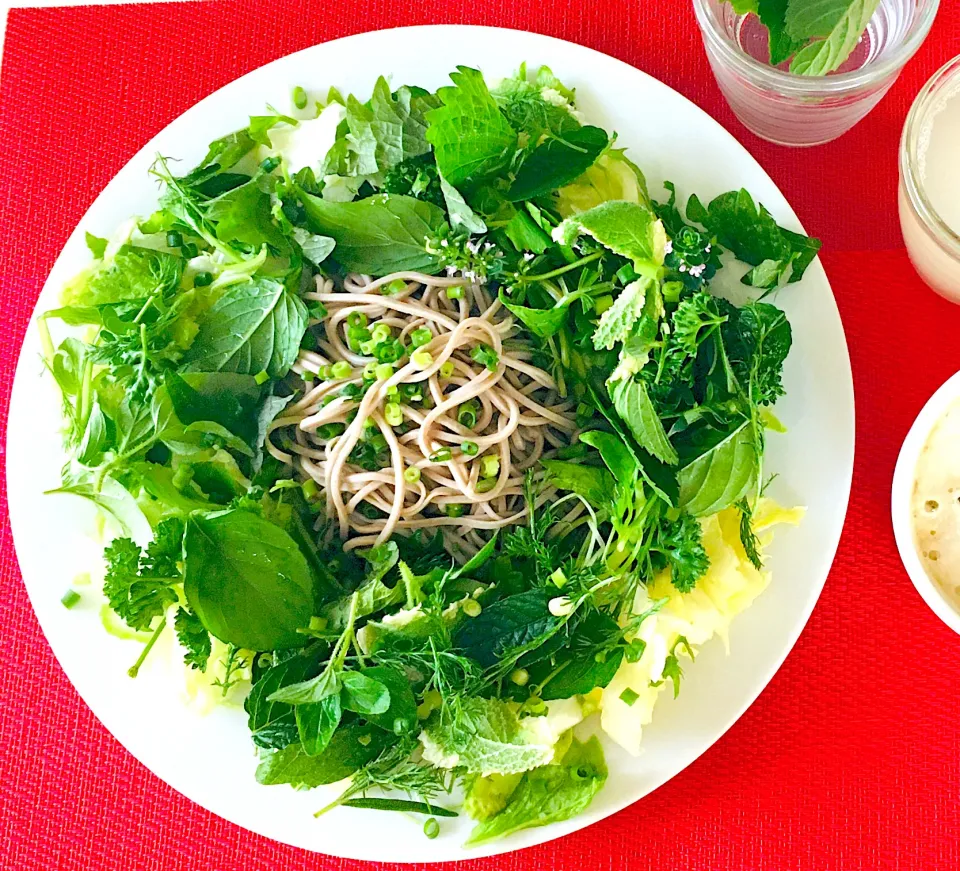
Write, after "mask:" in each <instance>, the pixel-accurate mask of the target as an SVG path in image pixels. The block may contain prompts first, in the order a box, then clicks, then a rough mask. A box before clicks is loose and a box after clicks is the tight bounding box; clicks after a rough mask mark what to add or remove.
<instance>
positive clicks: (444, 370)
mask: <svg viewBox="0 0 960 871" xmlns="http://www.w3.org/2000/svg"><path fill="white" fill-rule="evenodd" d="M456 368H457V367H456V366H455V365H454V362H453V360H447V362H446V363H443V364H442V365H441V366H440V377H441V378H450V377H451V376H452V375H453V373H454V371H455V370H456Z"/></svg>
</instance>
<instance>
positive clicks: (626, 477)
mask: <svg viewBox="0 0 960 871" xmlns="http://www.w3.org/2000/svg"><path fill="white" fill-rule="evenodd" d="M579 438H580V441H581V442H583V443H584V444H585V445H590V447H592V448H596V449H597V450H598V451H599V452H600V458H601V459H602V460H603V462H604V464H605V465H606V467H607V468H608V469H609V470H610V471H611V472H612V473H613V477H614V478H615V479H616V481H617V483H618V484H619V485H620V486H621V487H629V486H631V485H632V484H633V482H634V480H635V479H636V475H637V468H638V466H639V463H638V462H637V460H636V458H635V457H634V456H633V454H632V453H631V451H630V448H629V447H627V445H625V444H624V443H623V440H622V439H620V438H618V437H617V436H615V435H614V434H613V433H609V432H603V430H598V429H594V430H590V431H589V432H583V433H580V437H579Z"/></svg>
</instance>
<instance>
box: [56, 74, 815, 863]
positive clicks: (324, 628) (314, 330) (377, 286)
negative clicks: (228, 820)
mask: <svg viewBox="0 0 960 871" xmlns="http://www.w3.org/2000/svg"><path fill="white" fill-rule="evenodd" d="M451 79H452V84H450V85H448V86H446V87H441V88H440V89H439V90H437V91H436V92H435V93H434V92H429V91H427V90H424V89H422V88H418V87H400V88H397V89H395V90H394V89H392V86H391V85H390V84H388V82H387V80H386V79H385V78H381V79H380V80H379V81H378V82H377V84H376V86H375V88H374V89H373V94H372V96H370V98H369V99H368V100H367V101H366V102H361V100H360V99H358V98H356V97H353V96H349V97H346V98H344V97H343V96H342V95H341V94H340V93H339V92H337V91H336V90H331V91H330V92H329V93H328V94H326V95H324V97H323V99H322V100H317V99H316V95H308V94H307V93H306V91H304V90H303V89H302V88H296V89H294V91H293V94H292V100H291V103H292V106H291V108H290V109H289V110H288V111H289V114H284V113H281V112H278V111H275V110H273V109H270V110H269V111H268V112H267V113H266V114H264V115H258V116H254V117H251V119H250V123H249V126H247V127H246V128H244V129H242V130H238V131H236V132H234V133H230V134H228V135H226V136H224V137H223V138H221V139H218V140H216V141H215V142H213V143H211V144H210V146H209V150H208V152H207V154H206V156H205V157H204V158H203V160H202V161H201V162H200V164H199V165H197V166H195V167H194V168H192V169H190V170H189V171H187V170H186V168H184V167H181V166H179V165H178V164H177V163H176V162H175V161H174V160H172V159H169V158H167V157H162V156H161V157H157V159H156V162H155V164H154V165H153V168H152V170H151V171H152V173H153V175H154V176H155V177H156V179H157V181H158V183H159V186H160V190H161V193H160V198H159V205H158V208H157V210H156V211H155V212H154V213H153V214H152V215H149V216H147V217H145V218H137V219H132V220H131V221H129V222H128V223H126V224H125V225H124V226H123V227H121V228H120V229H119V230H117V232H116V233H115V234H113V235H112V236H111V237H110V238H109V239H105V238H98V237H95V236H92V235H88V237H87V241H88V245H89V248H90V250H91V252H92V255H93V259H92V262H91V263H90V265H89V266H88V267H87V268H86V269H85V270H84V271H83V272H82V273H81V274H79V275H78V276H76V278H75V279H73V280H72V281H71V282H70V283H69V284H68V285H67V286H66V287H65V288H64V290H63V294H62V302H61V307H59V308H57V309H56V310H53V311H48V312H46V313H45V314H44V315H43V316H42V317H41V320H40V326H41V332H42V336H43V341H44V349H45V351H44V352H45V357H46V362H47V366H48V369H49V372H50V373H51V374H52V376H53V378H54V379H55V380H56V382H57V384H58V385H59V388H60V390H61V392H62V396H63V416H64V421H65V442H66V447H67V449H68V452H69V455H70V459H69V462H68V463H67V465H66V466H65V468H64V471H63V485H62V487H61V488H60V490H59V491H57V492H64V493H72V494H76V495H78V496H82V497H84V498H86V499H90V500H92V501H93V502H95V503H96V504H97V505H98V506H99V507H100V508H101V509H102V510H103V512H104V513H105V514H106V515H108V516H109V517H111V518H112V521H113V523H114V525H117V526H119V527H120V528H121V529H124V528H126V529H132V528H133V527H134V526H135V525H136V524H134V523H132V522H131V518H132V517H135V518H138V519H139V521H140V522H141V524H142V523H143V521H144V519H145V521H146V522H148V523H149V528H150V529H151V531H152V540H151V541H149V542H147V541H138V540H136V536H133V535H132V534H130V533H129V532H126V533H124V532H121V534H120V535H118V536H117V537H115V538H114V539H113V540H112V541H110V542H109V544H108V545H107V547H106V550H105V553H104V558H105V559H104V563H105V569H104V579H103V599H102V601H103V605H102V608H103V611H102V613H103V617H104V623H105V625H106V626H107V628H108V629H109V630H110V631H113V632H116V633H118V634H121V635H124V636H129V637H133V638H136V639H139V640H140V641H141V643H142V650H141V653H140V656H139V658H138V659H137V661H136V663H135V664H133V665H132V667H131V668H130V674H131V676H136V674H137V672H138V670H139V669H140V668H141V666H142V665H143V664H144V662H145V661H146V662H148V663H149V661H150V659H152V658H153V659H155V658H156V657H158V656H162V655H163V654H162V649H163V647H164V646H165V645H160V646H157V644H156V643H157V641H158V639H161V638H167V639H175V642H176V647H177V648H178V649H179V651H180V653H182V655H183V659H184V665H185V668H186V669H187V670H188V673H189V675H190V680H191V682H192V686H193V688H194V690H195V691H198V688H202V689H203V692H205V693H207V694H208V695H210V694H215V695H216V696H218V697H222V698H223V699H224V700H225V701H226V702H227V703H230V702H235V703H236V702H239V701H242V704H243V707H244V709H245V712H246V715H247V718H248V723H249V729H250V734H251V738H252V741H253V743H254V745H256V747H257V749H258V752H259V764H258V766H257V771H256V777H257V780H258V781H259V782H260V783H262V784H264V785H270V786H274V787H275V788H277V789H281V788H282V789H287V788H290V787H291V786H292V787H295V788H299V789H309V788H314V787H320V786H323V785H329V784H337V786H336V787H335V788H329V789H327V790H325V791H323V793H322V794H318V800H317V808H316V810H317V812H318V814H319V813H322V812H325V811H328V810H329V809H330V808H332V807H336V806H345V807H354V808H376V809H381V810H398V811H404V812H408V813H410V812H412V813H414V814H422V815H423V816H422V817H421V819H422V820H424V832H425V834H426V835H427V836H428V837H435V836H436V835H437V834H438V833H439V832H440V830H441V828H442V825H443V823H442V820H443V819H444V818H446V817H449V816H456V815H457V814H463V813H465V814H468V815H469V816H470V817H472V818H474V819H475V820H476V825H475V828H474V829H473V832H472V834H471V836H470V839H469V841H468V843H469V844H478V843H483V842H486V841H489V840H491V839H494V838H499V837H502V836H505V835H508V834H510V833H512V832H515V831H518V830H520V829H523V828H527V827H531V826H541V825H545V824H548V823H552V822H556V821H559V820H564V819H567V818H569V817H571V816H573V815H575V814H578V813H580V812H581V811H583V810H584V809H585V808H586V807H587V806H588V805H589V804H590V802H591V800H592V799H593V797H594V795H596V793H597V792H598V790H600V789H601V788H602V787H603V784H604V782H605V780H606V778H607V767H606V764H605V762H604V755H603V751H602V749H601V744H600V742H599V740H598V738H597V737H596V736H595V735H594V736H593V737H587V736H588V735H590V734H592V733H591V726H590V724H591V723H593V724H598V725H599V726H600V727H601V728H602V729H603V731H605V732H606V734H607V735H609V736H610V738H611V739H612V740H613V741H615V742H617V743H618V744H620V745H621V746H622V747H624V748H625V749H626V750H628V751H629V752H631V753H637V752H639V749H640V738H641V734H642V730H643V727H644V726H645V725H646V724H647V723H649V722H650V719H651V716H652V712H653V708H654V704H655V702H656V701H657V699H658V697H659V696H660V694H661V693H662V692H664V691H668V692H670V693H673V694H674V695H675V694H676V693H677V692H679V690H680V686H681V680H682V675H683V669H684V668H685V667H689V662H690V661H691V660H693V659H694V657H695V656H696V654H697V651H698V649H699V648H700V647H701V646H702V645H703V644H704V643H705V642H706V641H707V640H709V639H710V638H711V637H713V636H714V635H717V634H719V635H721V636H725V634H726V632H727V629H728V627H729V625H730V621H731V620H732V619H733V617H734V616H735V615H736V614H737V613H739V612H740V611H742V610H743V609H744V608H746V607H747V606H748V605H749V604H750V603H751V601H752V600H753V599H754V598H755V597H756V596H757V595H759V593H760V592H761V591H762V590H763V589H764V587H765V586H766V584H767V582H768V580H769V576H768V573H767V572H766V571H764V569H763V549H764V546H765V544H766V543H767V541H768V540H769V536H768V533H767V532H766V530H768V529H769V527H770V526H772V525H773V524H774V523H777V522H783V521H797V520H798V519H799V512H797V511H795V510H785V509H782V508H779V507H778V506H777V505H775V504H774V503H773V502H772V501H771V500H769V499H767V498H766V497H764V495H763V493H764V487H765V484H766V482H767V481H768V480H769V478H770V477H771V473H770V471H769V470H768V469H766V468H765V466H764V464H763V454H764V438H765V435H764V434H765V431H767V430H769V429H771V428H772V429H780V428H781V427H780V425H779V423H778V421H777V419H776V417H775V416H774V415H773V413H772V411H771V406H772V405H773V404H774V403H775V401H776V400H777V399H778V398H779V397H780V396H781V395H782V393H783V387H782V384H781V372H782V368H783V364H784V360H785V358H786V357H787V354H788V352H789V350H790V344H791V331H790V325H789V323H788V322H787V319H786V317H785V316H784V314H783V312H782V311H780V309H778V308H777V307H776V306H775V305H773V304H772V303H771V302H769V301H760V300H763V297H765V296H766V295H768V294H769V293H770V292H771V291H773V290H776V289H778V288H781V287H784V286H785V285H787V284H789V283H792V282H796V281H798V280H799V279H800V278H801V277H802V275H803V273H804V270H805V269H806V268H807V266H808V265H809V264H810V263H811V261H812V260H813V258H814V257H815V256H816V253H817V250H818V248H819V242H817V241H816V240H813V239H809V238H807V237H805V236H802V235H799V234H797V233H794V232H791V231H789V230H786V229H784V228H782V227H780V226H778V225H777V223H776V221H775V220H774V219H773V217H771V215H770V214H769V213H768V212H767V210H766V209H764V207H763V206H762V205H760V204H758V203H755V202H754V200H753V199H752V198H751V196H750V194H749V193H747V192H746V191H745V190H740V191H731V192H729V193H725V194H723V195H721V196H718V197H716V198H714V199H712V200H711V201H709V202H706V203H704V202H702V201H701V200H700V199H698V198H697V196H696V195H691V196H689V199H687V200H686V204H685V206H681V205H680V201H679V199H678V193H677V191H676V190H675V189H674V187H673V185H671V184H670V183H669V182H667V183H665V185H664V188H665V190H666V194H665V195H663V196H661V197H659V198H655V197H653V196H651V194H650V192H649V190H648V187H647V183H646V180H645V179H644V176H643V174H642V172H641V170H640V169H639V168H638V167H637V166H635V165H634V164H633V163H632V162H631V161H630V159H629V158H628V157H627V155H626V153H625V151H624V150H623V149H622V148H619V147H618V144H617V142H616V141H615V136H614V135H613V134H611V133H608V132H606V131H604V130H601V129H600V128H598V127H595V126H591V125H590V124H589V123H587V121H586V120H585V119H584V118H583V117H582V116H581V114H580V113H579V112H578V111H577V109H576V108H575V103H574V93H573V91H572V90H571V89H569V88H567V87H566V86H565V85H564V84H563V83H562V82H560V81H559V80H558V79H557V78H556V77H555V76H554V75H553V74H552V73H551V71H550V70H549V69H547V68H545V67H542V68H540V69H538V70H536V71H530V70H527V69H526V67H521V68H520V71H519V73H518V74H517V75H515V76H513V77H511V78H507V79H504V80H503V81H501V82H499V83H497V84H496V85H494V86H491V85H488V83H487V82H485V80H484V78H483V76H482V75H481V73H480V72H478V71H477V70H473V69H469V68H466V67H460V68H459V69H458V70H456V71H455V72H453V73H452V74H451ZM737 261H739V262H740V263H742V264H745V266H741V265H737ZM721 269H727V270H731V271H735V273H736V275H742V277H741V281H742V282H743V283H744V284H746V285H749V286H751V287H752V288H754V289H755V293H754V294H752V295H753V296H755V297H756V298H757V300H758V301H754V302H749V303H747V304H745V305H742V306H735V305H733V304H732V303H730V302H728V301H726V300H725V299H723V298H720V297H719V296H715V295H714V294H712V293H711V291H710V285H711V282H712V281H713V279H714V277H715V276H716V274H717V273H718V271H720V270H721ZM54 333H57V334H58V337H57V339H56V340H55V339H54V337H53V334H54ZM64 336H65V337H64ZM93 596H94V594H93V593H91V592H88V591H80V593H79V595H78V593H77V591H71V592H70V593H69V594H68V595H67V596H65V598H64V604H65V605H66V606H67V607H70V606H72V605H74V604H76V602H77V601H78V599H83V598H89V597H93ZM151 651H152V654H151ZM587 720H589V722H588V723H584V721H587ZM581 724H583V725H581ZM593 731H596V730H593ZM575 732H576V734H575Z"/></svg>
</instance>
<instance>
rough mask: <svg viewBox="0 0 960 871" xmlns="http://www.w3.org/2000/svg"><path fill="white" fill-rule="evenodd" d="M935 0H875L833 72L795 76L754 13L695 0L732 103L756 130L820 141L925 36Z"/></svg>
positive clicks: (857, 110) (787, 141)
mask: <svg viewBox="0 0 960 871" xmlns="http://www.w3.org/2000/svg"><path fill="white" fill-rule="evenodd" d="M939 3H940V0H880V5H879V6H878V8H877V11H876V12H875V13H874V15H873V18H871V19H870V23H869V24H868V25H867V29H866V30H865V31H864V34H863V36H862V37H861V38H860V42H859V43H858V45H857V47H856V49H854V52H853V54H852V55H851V56H850V57H849V58H848V59H847V60H846V61H845V62H844V64H843V66H841V67H840V69H838V70H837V71H836V72H834V73H830V74H828V75H826V76H799V75H795V74H794V73H791V72H789V70H788V69H787V67H788V66H789V64H787V63H784V64H781V65H780V66H778V67H774V66H771V65H770V63H769V55H768V53H767V31H766V28H764V27H763V25H762V24H761V23H760V21H759V19H758V18H757V16H756V15H753V14H748V15H738V14H737V13H736V12H734V10H733V7H732V6H731V5H730V3H728V2H723V0H693V5H694V9H695V11H696V14H697V21H698V22H699V24H700V31H701V34H702V36H703V44H704V47H705V48H706V51H707V58H708V59H709V61H710V66H711V67H712V68H713V72H714V75H715V76H716V77H717V84H719V85H720V90H721V91H722V92H723V95H724V96H725V97H726V99H727V102H728V103H729V104H730V108H731V109H733V111H734V113H735V114H736V116H737V117H738V118H739V119H740V121H741V122H743V124H744V125H745V126H746V127H748V128H749V129H750V130H752V131H753V132H754V133H756V134H757V136H760V137H762V138H763V139H767V140H769V141H770V142H776V143H778V144H780V145H794V146H810V145H820V144H822V143H824V142H829V141H831V140H832V139H836V138H837V137H838V136H840V135H842V134H843V133H846V132H847V130H849V129H850V128H851V127H853V125H854V124H856V123H857V122H858V121H860V120H861V119H862V118H863V117H864V116H865V115H866V114H867V113H868V112H869V111H870V110H871V109H872V108H873V107H874V106H876V105H877V103H878V102H880V99H881V98H882V97H883V95H884V94H886V92H887V91H888V90H889V89H890V86H891V85H892V84H893V83H894V82H895V81H896V80H897V76H898V75H900V70H901V69H903V66H904V64H906V62H907V61H908V60H910V58H911V57H912V56H913V54H914V53H915V52H916V50H917V49H918V48H919V47H920V45H921V44H922V43H923V40H924V39H925V38H926V36H927V34H928V33H929V32H930V26H931V25H932V24H933V19H934V17H935V16H936V14H937V7H938V6H939Z"/></svg>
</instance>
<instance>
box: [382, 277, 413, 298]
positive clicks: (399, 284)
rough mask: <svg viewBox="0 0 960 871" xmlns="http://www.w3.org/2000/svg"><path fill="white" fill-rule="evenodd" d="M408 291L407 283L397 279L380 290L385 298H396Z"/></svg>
mask: <svg viewBox="0 0 960 871" xmlns="http://www.w3.org/2000/svg"><path fill="white" fill-rule="evenodd" d="M406 289H407V282H405V281H404V280H403V279H402V278H395V279H394V280H393V281H391V282H390V283H389V284H385V285H384V286H383V287H381V288H380V293H382V294H383V295H384V296H396V295H397V294H398V293H403V292H404V291H405V290H406Z"/></svg>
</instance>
